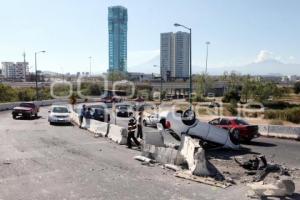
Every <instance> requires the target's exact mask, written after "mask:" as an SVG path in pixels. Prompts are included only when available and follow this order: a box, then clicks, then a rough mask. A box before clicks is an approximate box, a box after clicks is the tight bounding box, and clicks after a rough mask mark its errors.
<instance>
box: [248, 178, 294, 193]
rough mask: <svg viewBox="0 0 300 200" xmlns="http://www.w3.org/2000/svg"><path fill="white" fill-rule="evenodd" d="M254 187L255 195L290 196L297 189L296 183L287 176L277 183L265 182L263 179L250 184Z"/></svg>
mask: <svg viewBox="0 0 300 200" xmlns="http://www.w3.org/2000/svg"><path fill="white" fill-rule="evenodd" d="M248 186H249V187H250V188H251V189H252V191H253V192H254V194H255V196H258V197H262V196H278V197H283V196H288V195H292V194H293V193H294V191H295V183H294V182H293V181H292V180H290V179H287V178H282V179H281V180H278V181H276V182H275V183H269V184H264V182H263V181H261V182H257V183H251V184H248Z"/></svg>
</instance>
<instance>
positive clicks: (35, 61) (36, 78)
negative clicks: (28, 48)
mask: <svg viewBox="0 0 300 200" xmlns="http://www.w3.org/2000/svg"><path fill="white" fill-rule="evenodd" d="M39 53H46V51H38V52H35V53H34V65H35V93H36V101H38V100H39V89H38V76H37V55H38V54H39Z"/></svg>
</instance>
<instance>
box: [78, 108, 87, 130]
mask: <svg viewBox="0 0 300 200" xmlns="http://www.w3.org/2000/svg"><path fill="white" fill-rule="evenodd" d="M85 111H86V107H85V104H83V106H82V108H81V111H80V114H79V128H82V122H83V117H84V116H85Z"/></svg>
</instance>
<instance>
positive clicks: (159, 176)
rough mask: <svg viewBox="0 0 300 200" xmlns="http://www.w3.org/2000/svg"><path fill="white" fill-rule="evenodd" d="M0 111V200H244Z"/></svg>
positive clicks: (84, 137) (125, 152) (68, 130)
mask: <svg viewBox="0 0 300 200" xmlns="http://www.w3.org/2000/svg"><path fill="white" fill-rule="evenodd" d="M47 114H48V113H47V108H41V114H40V115H41V118H39V119H36V120H13V119H12V118H11V114H10V112H0V199H3V200H6V199H7V200H10V199H22V200H24V199H25V200H32V199H42V200H44V199H76V200H77V199H130V200H132V199H138V200H143V199H207V200H213V199H224V200H225V199H244V194H245V190H246V187H244V186H242V187H236V186H235V187H231V188H230V189H228V190H223V189H219V188H212V187H210V186H207V185H203V184H198V183H195V182H190V181H186V180H182V179H178V178H176V177H175V176H174V175H173V172H170V171H167V170H164V169H162V168H161V167H148V166H143V165H141V163H140V162H138V161H135V160H133V157H134V156H135V155H139V154H140V152H139V151H135V150H130V149H127V148H126V147H125V146H119V145H117V144H115V143H113V142H111V141H109V140H108V139H107V138H94V137H93V135H92V134H90V133H89V132H87V131H85V130H82V129H79V128H78V127H74V126H50V125H49V123H48V122H47Z"/></svg>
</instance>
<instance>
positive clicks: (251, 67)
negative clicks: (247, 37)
mask: <svg viewBox="0 0 300 200" xmlns="http://www.w3.org/2000/svg"><path fill="white" fill-rule="evenodd" d="M153 65H157V66H159V65H160V59H159V56H156V57H154V58H152V59H150V60H148V61H146V62H144V63H142V64H140V65H136V66H132V67H129V68H128V70H129V71H131V72H143V73H152V72H154V71H156V72H159V70H158V69H155V68H154V67H153ZM203 71H204V67H201V66H197V65H194V66H193V73H202V72H203ZM225 71H227V72H231V71H235V72H238V73H241V74H250V75H278V76H281V75H300V64H296V63H283V62H281V61H278V60H275V59H269V60H264V61H261V62H253V63H250V64H246V65H240V66H224V67H213V66H208V73H209V74H211V75H221V74H223V73H224V72H225Z"/></svg>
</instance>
